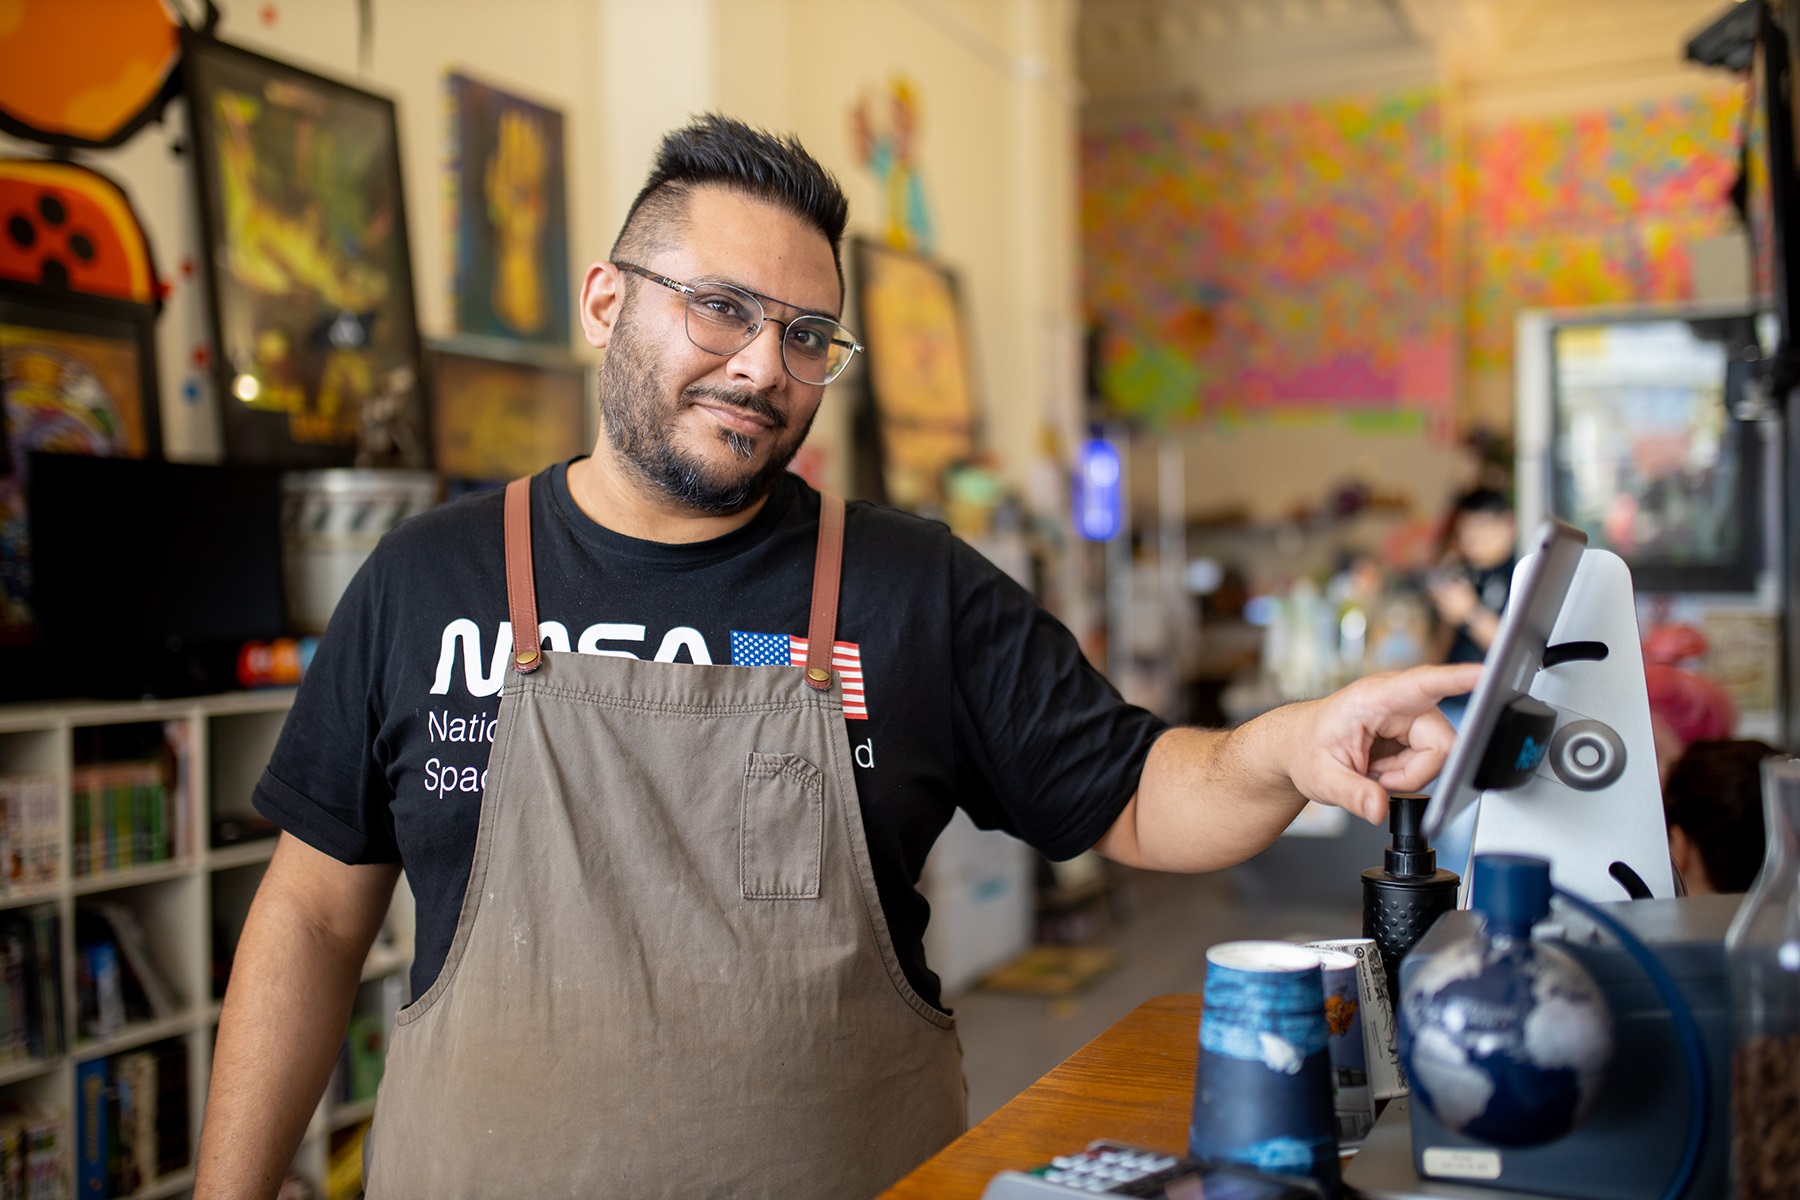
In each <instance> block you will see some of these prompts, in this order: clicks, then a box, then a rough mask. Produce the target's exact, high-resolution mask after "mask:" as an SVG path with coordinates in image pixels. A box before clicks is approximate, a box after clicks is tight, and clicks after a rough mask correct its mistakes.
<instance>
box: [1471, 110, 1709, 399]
mask: <svg viewBox="0 0 1800 1200" xmlns="http://www.w3.org/2000/svg"><path fill="white" fill-rule="evenodd" d="M1744 100H1745V93H1744V91H1743V90H1742V89H1740V88H1723V89H1719V90H1716V91H1711V92H1705V93H1701V94H1697V95H1693V96H1685V97H1680V98H1674V99H1669V100H1663V101H1659V102H1656V103H1653V104H1644V105H1638V106H1633V107H1627V108H1618V109H1611V110H1603V111H1598V112H1589V113H1581V114H1577V115H1574V116H1561V117H1550V118H1539V119H1533V120H1517V121H1509V122H1505V123H1502V124H1497V125H1492V126H1487V127H1480V128H1476V129H1473V130H1471V131H1470V134H1469V143H1468V153H1467V155H1466V156H1465V158H1464V165H1463V172H1464V179H1463V181H1462V186H1463V189H1464V195H1465V196H1467V197H1468V231H1467V240H1466V243H1465V244H1466V245H1467V246H1468V250H1469V263H1468V289H1469V290H1468V295H1467V301H1466V314H1467V319H1468V356H1469V357H1468V362H1469V366H1470V368H1471V369H1473V370H1483V369H1496V368H1505V367H1507V366H1508V365H1509V364H1510V363H1511V361H1512V348H1513V318H1514V317H1515V316H1516V315H1517V313H1518V311H1519V309H1521V308H1526V307H1549V306H1559V305H1580V304H1618V303H1647V302H1654V301H1677V300H1685V299H1688V298H1690V297H1691V296H1692V295H1693V263H1692V259H1691V257H1690V252H1689V247H1690V246H1691V244H1692V243H1693V242H1695V241H1697V240H1700V239H1703V238H1710V237H1716V236H1717V235H1719V234H1721V233H1724V232H1726V231H1727V230H1728V229H1730V228H1732V227H1733V226H1735V225H1736V223H1737V216H1736V214H1735V212H1734V211H1733V209H1732V207H1731V199H1730V190H1731V185H1732V181H1733V180H1734V179H1735V178H1736V176H1737V172H1738V150H1737V147H1738V143H1739V140H1740V139H1741V138H1742V136H1743V121H1744Z"/></svg>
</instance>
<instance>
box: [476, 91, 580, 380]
mask: <svg viewBox="0 0 1800 1200" xmlns="http://www.w3.org/2000/svg"><path fill="white" fill-rule="evenodd" d="M444 103H445V106H446V111H447V114H448V117H449V130H450V136H449V145H448V146H447V147H446V150H447V155H446V161H445V185H446V189H447V194H448V197H449V202H450V210H451V212H450V228H451V236H452V241H451V246H450V264H451V280H452V301H453V309H454V313H455V319H456V328H457V329H458V330H459V331H461V332H463V333H468V334H476V335H479V336H482V337H497V338H508V339H512V340H516V341H520V342H527V343H531V344H533V345H539V346H546V347H551V348H554V349H558V350H563V351H567V349H568V347H569V330H570V326H571V323H572V321H571V316H572V307H571V306H572V299H571V286H570V276H569V212H568V163H567V152H566V150H565V146H564V140H563V114H562V113H561V111H559V110H558V109H554V108H551V107H549V106H548V105H543V104H538V103H536V102H535V101H532V100H529V99H526V98H525V97H523V96H519V95H515V94H514V93H512V92H508V91H504V90H502V89H500V88H497V87H493V86H491V85H489V84H486V83H483V82H481V81H479V80H476V79H473V78H470V77H469V76H468V75H465V74H462V73H461V72H458V71H452V72H449V73H447V74H446V75H445V77H444Z"/></svg>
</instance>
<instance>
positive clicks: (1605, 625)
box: [1462, 549, 1675, 907]
mask: <svg viewBox="0 0 1800 1200" xmlns="http://www.w3.org/2000/svg"><path fill="white" fill-rule="evenodd" d="M1523 570H1524V564H1523V563H1521V564H1520V566H1519V568H1518V569H1517V570H1515V571H1514V576H1513V577H1514V586H1515V588H1516V587H1517V586H1518V582H1517V581H1518V579H1519V576H1520V574H1521V573H1522V572H1523ZM1600 647H1604V651H1605V653H1604V657H1599V654H1600ZM1544 661H1545V664H1546V665H1545V666H1544V667H1543V668H1542V669H1541V670H1539V671H1538V673H1537V676H1536V677H1535V678H1534V679H1533V680H1532V681H1531V684H1530V687H1529V689H1528V690H1529V692H1530V694H1531V696H1532V697H1533V698H1535V699H1537V700H1540V701H1542V702H1543V703H1545V704H1548V705H1549V706H1551V707H1552V708H1554V709H1555V710H1556V732H1555V734H1554V735H1553V736H1552V737H1551V740H1550V746H1549V749H1548V752H1547V753H1545V755H1544V758H1543V761H1542V762H1541V763H1540V764H1539V765H1538V767H1537V769H1536V771H1534V772H1533V773H1532V774H1531V776H1530V777H1529V779H1528V781H1527V782H1526V783H1524V784H1523V785H1521V786H1519V787H1516V788H1511V789H1508V790H1506V791H1495V790H1489V791H1485V792H1483V793H1482V794H1481V803H1480V806H1479V807H1478V809H1477V810H1476V817H1475V833H1474V836H1473V838H1472V839H1471V854H1533V855H1537V856H1539V857H1541V858H1547V859H1549V860H1550V878H1551V880H1552V882H1554V883H1555V884H1556V885H1557V886H1559V887H1564V888H1567V889H1569V890H1570V891H1572V892H1574V893H1575V894H1576V895H1578V896H1582V897H1584V898H1586V899H1588V900H1594V901H1606V900H1625V899H1628V898H1630V893H1629V892H1628V891H1627V889H1626V886H1625V884H1624V883H1622V882H1621V879H1620V873H1619V872H1617V871H1616V870H1615V867H1614V864H1615V863H1623V864H1624V865H1625V866H1626V867H1627V868H1629V869H1630V871H1631V872H1632V873H1634V874H1635V875H1636V876H1637V877H1638V878H1639V879H1641V880H1642V881H1643V882H1644V884H1645V885H1647V886H1648V887H1649V889H1650V893H1651V895H1653V896H1658V897H1670V896H1673V895H1674V894H1675V876H1674V871H1673V869H1672V868H1671V867H1670V865H1669V836H1668V830H1667V827H1666V825H1665V824H1664V820H1663V805H1662V783H1661V780H1660V778H1659V776H1658V775H1657V770H1656V750H1655V741H1654V738H1653V737H1652V735H1651V732H1650V699H1649V694H1648V692H1647V690H1646V688H1645V686H1644V655H1643V651H1642V649H1641V648H1640V646H1639V644H1638V626H1637V609H1636V606H1635V604H1634V601H1633V595H1632V587H1631V572H1630V571H1629V570H1628V569H1627V568H1626V566H1625V563H1624V561H1623V560H1622V559H1620V558H1619V556H1618V555H1616V554H1613V553H1611V552H1609V551H1606V550H1595V549H1588V550H1586V551H1584V552H1583V554H1582V556H1581V563H1580V565H1579V566H1578V567H1577V568H1576V570H1575V578H1574V580H1573V581H1572V582H1571V583H1570V584H1569V592H1568V595H1567V597H1566V598H1565V599H1564V600H1563V604H1562V610H1561V612H1560V613H1559V614H1558V616H1557V618H1556V625H1555V628H1554V630H1553V631H1552V633H1551V636H1550V644H1549V649H1548V650H1547V651H1546V653H1545V655H1544ZM1462 903H1463V905H1464V906H1465V907H1466V906H1467V904H1468V879H1467V877H1466V876H1465V877H1464V880H1463V895H1462Z"/></svg>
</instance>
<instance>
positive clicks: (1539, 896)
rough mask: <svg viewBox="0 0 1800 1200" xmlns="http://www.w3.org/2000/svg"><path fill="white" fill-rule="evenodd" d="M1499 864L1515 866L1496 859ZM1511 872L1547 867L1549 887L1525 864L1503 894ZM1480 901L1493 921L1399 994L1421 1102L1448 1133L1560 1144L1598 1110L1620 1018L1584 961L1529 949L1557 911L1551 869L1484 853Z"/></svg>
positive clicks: (1421, 966)
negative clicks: (1499, 882) (1500, 877)
mask: <svg viewBox="0 0 1800 1200" xmlns="http://www.w3.org/2000/svg"><path fill="white" fill-rule="evenodd" d="M1501 859H1510V860H1511V861H1510V863H1508V862H1491V861H1490V860H1501ZM1484 863H1488V864H1489V874H1490V877H1489V879H1488V880H1487V882H1488V884H1489V887H1488V889H1487V892H1488V895H1487V897H1486V899H1487V901H1488V903H1487V904H1484V902H1483V901H1484V896H1483V888H1482V886H1481V881H1482V869H1483V864H1484ZM1515 864H1539V865H1541V866H1542V867H1543V871H1542V879H1541V880H1539V879H1537V878H1536V877H1535V876H1536V871H1535V869H1534V868H1532V867H1529V866H1526V867H1524V868H1523V870H1524V871H1525V874H1524V875H1522V876H1519V877H1516V878H1512V879H1508V880H1505V881H1504V884H1503V886H1499V887H1498V888H1496V886H1495V879H1494V877H1493V874H1492V873H1493V872H1494V871H1501V870H1516V869H1518V868H1517V867H1516V866H1515ZM1521 888H1522V889H1523V896H1521V893H1520V889H1521ZM1474 896H1475V903H1474V905H1473V907H1475V908H1479V909H1484V910H1485V913H1486V917H1487V919H1486V922H1485V924H1483V923H1479V922H1470V923H1469V924H1468V929H1469V932H1468V933H1467V934H1466V935H1465V936H1463V937H1461V938H1459V939H1457V940H1455V941H1452V942H1450V943H1448V944H1442V945H1439V946H1437V947H1435V949H1434V952H1433V953H1431V954H1430V955H1428V956H1427V957H1425V958H1424V959H1422V961H1420V962H1419V963H1417V964H1416V965H1415V966H1414V969H1413V970H1412V971H1411V972H1410V973H1409V978H1408V980H1407V983H1406V986H1405V990H1404V992H1403V994H1402V997H1401V1025H1402V1032H1403V1036H1402V1039H1401V1042H1402V1054H1403V1056H1404V1059H1405V1063H1406V1069H1407V1073H1408V1075H1409V1077H1410V1079H1411V1083H1412V1094H1413V1098H1414V1100H1415V1101H1416V1102H1417V1103H1420V1104H1423V1105H1424V1106H1425V1107H1426V1109H1428V1110H1429V1111H1430V1112H1431V1115H1432V1116H1433V1117H1435V1118H1436V1119H1437V1121H1438V1122H1439V1123H1440V1124H1441V1125H1443V1126H1444V1128H1446V1129H1449V1130H1451V1131H1453V1132H1456V1133H1460V1134H1462V1135H1464V1136H1465V1137H1469V1138H1473V1139H1476V1140H1477V1141H1482V1142H1488V1143H1492V1144H1494V1145H1500V1146H1536V1145H1540V1144H1542V1143H1544V1142H1549V1141H1554V1140H1555V1139H1557V1138H1560V1137H1562V1136H1564V1135H1565V1134H1567V1133H1569V1132H1570V1131H1571V1130H1573V1129H1574V1128H1575V1127H1576V1126H1578V1125H1580V1124H1581V1122H1582V1121H1583V1120H1585V1119H1586V1118H1587V1117H1588V1115H1589V1114H1590V1113H1592V1112H1593V1110H1594V1107H1595V1105H1596V1104H1597V1103H1598V1102H1599V1099H1600V1093H1601V1091H1602V1089H1603V1087H1604V1085H1605V1082H1606V1070H1607V1065H1608V1063H1609V1062H1610V1061H1611V1059H1612V1049H1613V1030H1612V1013H1611V1011H1610V1010H1609V1009H1608V1007H1607V1004H1606V999H1605V997H1604V996H1603V995H1602V994H1601V991H1600V986H1599V985H1598V984H1597V983H1595V982H1594V979H1593V976H1591V975H1589V974H1588V973H1587V971H1586V969H1584V968H1583V967H1582V966H1581V964H1580V963H1578V962H1577V961H1576V960H1575V959H1574V958H1573V957H1571V956H1570V955H1569V954H1567V953H1565V952H1563V951H1562V950H1559V949H1557V948H1556V947H1554V946H1551V945H1547V944H1540V943H1534V942H1532V941H1531V936H1530V930H1531V925H1532V924H1533V923H1535V922H1536V921H1537V920H1538V919H1540V918H1541V917H1542V916H1544V915H1546V914H1547V913H1548V912H1549V871H1548V864H1547V863H1543V860H1541V859H1524V858H1515V857H1513V856H1501V855H1491V856H1490V855H1483V856H1481V857H1480V858H1478V859H1477V860H1476V887H1475V893H1474Z"/></svg>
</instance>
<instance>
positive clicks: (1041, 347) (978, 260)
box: [713, 0, 1080, 484]
mask: <svg viewBox="0 0 1800 1200" xmlns="http://www.w3.org/2000/svg"><path fill="white" fill-rule="evenodd" d="M1075 11H1076V9H1075V4H1074V0H969V2H965V3H958V4H956V5H954V6H953V5H951V4H949V3H945V2H943V0H858V3H855V4H843V3H839V2H836V0H751V2H749V3H730V4H726V3H721V4H719V5H718V6H717V7H716V8H714V9H713V21H714V31H715V36H714V42H713V45H714V46H715V50H714V54H715V56H716V61H717V63H718V72H717V77H716V80H717V81H716V87H715V91H714V93H713V102H714V103H716V104H717V105H718V106H719V107H720V108H721V109H723V110H724V111H726V112H729V113H732V114H734V115H738V116H742V117H744V118H745V119H747V120H752V121H757V122H761V123H765V124H768V125H770V126H772V127H775V128H784V129H791V130H793V131H794V132H795V133H797V134H798V135H799V136H800V138H801V140H802V141H803V142H805V144H806V145H807V147H808V149H810V150H811V151H812V152H813V153H814V154H815V155H817V156H818V157H819V159H820V161H822V162H823V163H824V164H825V165H826V166H827V167H828V168H830V169H831V170H832V171H833V172H834V173H835V174H836V175H837V176H838V178H839V179H841V180H842V181H843V183H844V185H845V191H846V192H847V193H848V195H849V197H850V223H851V234H852V236H857V235H863V236H875V235H876V234H877V233H878V231H879V228H880V221H881V200H880V196H879V194H878V191H877V185H876V180H875V177H874V176H873V175H872V174H871V173H870V172H869V171H868V170H866V169H865V168H863V167H862V166H861V165H859V163H858V162H857V158H856V152H855V148H854V146H853V144H852V138H851V124H850V114H851V111H852V109H853V108H854V106H855V105H856V103H857V101H858V100H859V99H861V98H863V97H865V96H867V97H869V98H870V99H872V100H875V101H880V100H882V98H883V97H884V96H885V93H886V90H887V88H888V87H889V86H890V84H891V82H892V80H893V79H894V78H895V77H896V76H904V77H906V78H907V79H909V80H910V81H911V82H912V83H913V85H914V87H915V88H916V90H917V92H918V95H919V98H920V105H921V114H920V125H921V128H920V134H919V139H920V141H919V152H920V157H921V166H920V173H921V175H922V178H923V180H924V186H925V191H926V197H927V200H928V202H929V205H930V209H931V215H932V222H933V226H934V232H935V234H936V247H935V251H934V253H935V256H936V257H937V258H938V259H940V260H941V261H943V262H945V263H947V264H948V265H949V266H950V267H951V268H952V269H953V270H955V271H956V273H957V275H958V277H959V283H960V285H961V290H962V295H963V297H964V298H965V301H966V305H967V319H968V325H969V331H970V335H971V343H972V346H973V352H974V356H975V360H976V361H975V362H974V364H973V368H974V375H975V383H976V394H977V399H978V402H979V403H980V406H981V412H982V417H983V434H984V438H983V444H984V445H985V446H987V447H989V448H991V449H992V450H993V452H994V453H995V454H996V456H997V458H998V461H999V465H1000V467H1001V468H1002V470H1003V471H1004V472H1005V473H1006V474H1008V475H1009V476H1010V477H1011V478H1012V479H1013V480H1014V481H1015V482H1017V481H1019V480H1021V479H1022V478H1023V476H1024V473H1025V472H1026V469H1027V468H1028V466H1029V463H1030V461H1031V459H1032V458H1033V456H1034V455H1035V453H1036V449H1035V448H1036V447H1037V445H1038V443H1039V437H1038V435H1039V430H1040V427H1041V426H1042V425H1043V424H1044V423H1045V422H1046V421H1049V422H1050V423H1051V424H1053V425H1055V426H1057V427H1058V428H1059V429H1060V430H1061V431H1062V432H1063V433H1064V435H1065V442H1064V444H1068V441H1067V439H1068V438H1069V437H1072V436H1073V434H1074V432H1075V430H1076V428H1077V425H1076V422H1077V420H1078V413H1079V403H1078V387H1077V385H1078V380H1079V355H1080V334H1079V323H1078V320H1077V314H1078V311H1079V310H1078V302H1077V294H1076V287H1077V281H1076V263H1077V255H1078V253H1079V241H1078V239H1077V234H1076V230H1075V203H1076V202H1075V194H1076V167H1075V151H1074V138H1075V125H1076V87H1075V83H1074V58H1073V47H1074V39H1073V29H1074V24H1073V23H1074V18H1075ZM852 324H853V326H854V317H853V318H852ZM854 386H857V385H856V383H855V381H854V380H851V379H849V378H848V377H847V378H846V383H845V385H844V386H840V387H839V388H837V389H836V390H835V392H834V394H833V395H832V396H831V397H830V398H829V399H828V401H827V407H826V410H825V411H823V412H822V413H821V416H820V418H819V423H818V425H817V426H815V432H814V437H815V438H816V439H819V441H820V443H821V445H823V446H826V447H829V448H830V449H831V451H832V453H833V455H834V457H833V462H832V465H833V467H834V468H835V469H837V470H839V471H841V467H842V462H843V458H842V450H843V447H844V446H845V445H846V444H847V436H846V434H847V417H848V412H849V407H850V405H851V404H852V403H854V402H855V395H854V393H853V392H852V390H851V388H852V387H854ZM836 478H837V479H838V480H839V482H840V484H841V481H842V478H843V477H842V475H841V474H838V475H837V476H836Z"/></svg>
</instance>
